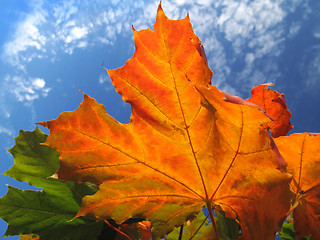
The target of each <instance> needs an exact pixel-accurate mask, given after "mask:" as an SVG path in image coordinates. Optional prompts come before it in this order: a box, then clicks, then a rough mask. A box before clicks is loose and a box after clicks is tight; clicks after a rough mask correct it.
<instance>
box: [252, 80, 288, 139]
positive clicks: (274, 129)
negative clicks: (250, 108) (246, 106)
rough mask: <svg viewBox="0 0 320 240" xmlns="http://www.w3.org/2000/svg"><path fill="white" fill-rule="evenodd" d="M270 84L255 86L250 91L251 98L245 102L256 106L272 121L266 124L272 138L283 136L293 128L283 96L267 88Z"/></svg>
mask: <svg viewBox="0 0 320 240" xmlns="http://www.w3.org/2000/svg"><path fill="white" fill-rule="evenodd" d="M272 85H273V84H272V83H266V84H261V85H259V86H256V87H254V88H253V89H252V91H251V94H252V96H251V98H250V99H248V100H247V101H249V102H252V103H254V104H257V105H258V106H259V107H261V108H262V109H263V110H264V111H265V112H266V114H268V115H269V116H270V117H271V118H272V119H273V121H272V122H270V123H268V124H267V127H268V128H269V129H270V132H271V134H272V136H273V137H274V138H277V137H279V136H285V135H287V133H288V132H289V131H290V130H291V129H292V128H293V126H292V125H291V123H290V117H291V113H290V112H289V110H288V108H287V104H286V100H285V98H284V95H283V94H280V93H278V92H276V91H274V90H270V89H269V87H270V86H272Z"/></svg>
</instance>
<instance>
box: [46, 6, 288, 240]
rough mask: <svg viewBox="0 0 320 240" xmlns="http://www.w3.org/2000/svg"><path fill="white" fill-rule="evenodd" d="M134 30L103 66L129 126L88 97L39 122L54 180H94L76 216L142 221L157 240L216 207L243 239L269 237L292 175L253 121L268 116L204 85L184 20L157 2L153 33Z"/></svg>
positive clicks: (200, 58)
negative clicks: (131, 42) (118, 54)
mask: <svg viewBox="0 0 320 240" xmlns="http://www.w3.org/2000/svg"><path fill="white" fill-rule="evenodd" d="M133 33H134V39H135V46H136V51H135V54H134V56H133V57H132V58H131V59H130V60H128V62H127V63H126V65H125V66H123V67H121V68H119V69H116V70H108V73H109V75H110V77H111V79H112V81H113V84H114V86H115V88H116V90H117V91H118V92H119V93H120V94H121V95H122V98H123V99H124V100H125V101H126V102H129V103H130V104H131V107H132V116H131V122H130V124H120V123H119V122H117V121H116V120H115V119H113V118H112V117H111V116H109V115H108V114H107V113H106V112H105V109H104V107H103V106H102V105H101V104H98V103H97V102H96V101H95V100H94V99H92V98H90V97H89V96H87V95H84V100H83V102H82V103H81V105H80V107H79V108H78V109H77V110H75V111H74V112H64V113H62V114H61V115H60V116H59V117H58V118H57V119H55V120H51V121H48V122H43V123H41V124H42V125H43V126H46V127H48V128H49V129H50V134H49V137H48V139H47V142H46V144H47V145H49V146H51V147H53V148H55V149H56V150H57V151H58V152H59V154H60V169H59V170H58V176H59V178H62V179H65V180H72V181H78V182H85V181H90V182H93V183H96V184H98V185H99V191H98V192H97V193H96V194H95V195H92V196H86V197H84V199H83V202H82V206H81V209H80V211H79V213H78V214H77V217H79V216H84V215H86V216H94V217H96V218H97V219H99V220H103V219H109V218H112V219H114V220H115V221H116V222H118V223H122V222H124V221H126V220H127V219H129V218H142V219H146V220H148V221H150V222H151V223H152V228H151V231H152V236H153V238H154V239H158V238H160V237H163V236H165V235H166V234H167V233H169V232H170V231H171V230H172V229H173V228H174V227H176V226H179V225H182V224H183V223H184V222H185V221H187V220H188V219H191V218H192V217H194V216H195V215H196V214H197V213H198V212H199V211H200V210H201V209H202V207H203V206H204V205H206V206H207V207H208V208H209V212H210V213H211V210H212V209H216V207H217V205H219V206H220V207H221V208H222V209H223V210H224V211H225V213H226V216H227V217H229V218H238V219H239V220H240V224H241V228H242V233H243V238H245V239H271V238H272V237H273V235H274V232H275V231H276V230H277V229H278V226H277V224H278V223H279V221H281V220H282V219H283V217H285V216H286V215H287V213H288V211H289V208H290V200H291V192H290V191H289V182H290V180H291V178H290V177H289V176H288V175H287V174H285V173H282V172H281V171H279V170H278V169H277V168H278V167H279V163H278V158H277V155H276V154H275V153H274V151H273V146H272V140H271V137H270V136H269V134H268V132H267V130H266V129H265V128H263V127H262V124H264V123H267V122H269V121H270V119H269V118H268V117H267V116H266V115H265V114H264V113H262V112H261V111H259V110H258V109H257V108H256V107H255V106H250V105H240V104H235V103H231V102H227V101H224V93H223V92H221V91H219V90H218V89H216V88H215V87H213V86H210V81H211V76H212V72H211V70H210V69H209V68H208V66H207V64H206V57H205V54H204V50H203V48H202V46H201V43H200V40H199V39H198V37H197V36H196V35H195V34H194V33H193V30H192V26H191V24H190V21H189V17H188V16H187V17H186V18H184V19H181V20H175V21H174V20H170V19H168V18H167V17H166V16H165V15H164V12H163V10H162V9H161V6H159V8H158V12H157V20H156V23H155V24H154V30H150V29H146V30H141V31H135V30H133ZM220 207H219V209H220ZM211 216H212V215H211ZM212 220H213V217H212ZM213 222H214V221H213ZM213 235H214V233H213Z"/></svg>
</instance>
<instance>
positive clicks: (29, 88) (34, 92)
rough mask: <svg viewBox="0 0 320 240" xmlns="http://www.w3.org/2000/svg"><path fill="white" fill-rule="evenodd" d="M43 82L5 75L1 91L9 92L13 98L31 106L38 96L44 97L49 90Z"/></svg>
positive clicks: (36, 79) (41, 80)
mask: <svg viewBox="0 0 320 240" xmlns="http://www.w3.org/2000/svg"><path fill="white" fill-rule="evenodd" d="M45 84H46V83H45V81H44V79H41V78H24V77H23V76H11V75H7V76H6V77H5V78H4V82H3V83H2V86H1V89H2V91H7V92H10V93H12V94H13V95H14V97H15V98H16V99H17V100H18V101H20V102H24V103H26V104H31V103H32V102H33V101H34V100H35V99H38V98H39V97H40V96H42V97H46V96H47V95H48V93H49V91H50V90H51V89H50V88H46V87H45Z"/></svg>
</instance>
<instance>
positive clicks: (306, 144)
mask: <svg viewBox="0 0 320 240" xmlns="http://www.w3.org/2000/svg"><path fill="white" fill-rule="evenodd" d="M275 142H276V144H277V146H278V149H279V151H280V153H281V155H282V156H283V158H284V159H285V160H286V162H287V164H288V165H287V170H288V172H289V173H291V174H292V176H293V180H292V183H291V189H292V191H293V192H294V193H296V198H297V201H298V205H297V206H296V208H295V209H294V210H293V218H294V229H295V232H296V239H302V238H303V237H305V236H309V235H311V239H314V240H316V239H320V178H319V174H320V135H310V134H309V133H303V134H297V133H296V134H292V135H290V136H288V137H279V138H277V139H275Z"/></svg>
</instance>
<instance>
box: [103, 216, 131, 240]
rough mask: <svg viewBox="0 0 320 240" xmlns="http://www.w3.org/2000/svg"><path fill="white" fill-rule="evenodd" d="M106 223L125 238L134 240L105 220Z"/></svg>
mask: <svg viewBox="0 0 320 240" xmlns="http://www.w3.org/2000/svg"><path fill="white" fill-rule="evenodd" d="M104 222H105V223H106V224H107V225H108V226H109V227H111V228H112V229H113V230H115V231H117V232H118V233H120V234H121V235H123V236H125V237H126V238H128V239H129V240H132V238H131V237H129V236H128V235H127V234H125V233H124V232H122V231H120V230H119V229H118V228H116V227H115V226H113V225H112V224H111V223H109V222H108V221H107V220H104Z"/></svg>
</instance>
